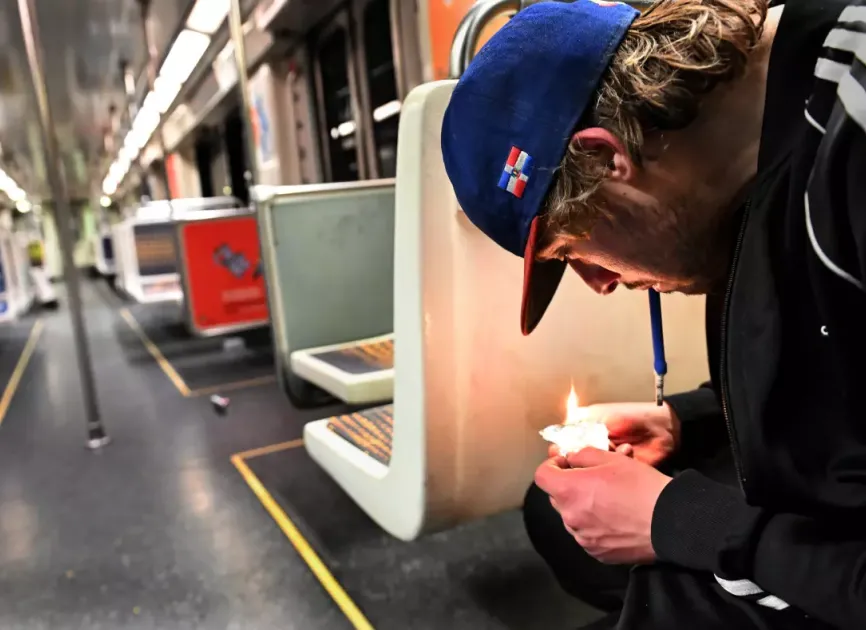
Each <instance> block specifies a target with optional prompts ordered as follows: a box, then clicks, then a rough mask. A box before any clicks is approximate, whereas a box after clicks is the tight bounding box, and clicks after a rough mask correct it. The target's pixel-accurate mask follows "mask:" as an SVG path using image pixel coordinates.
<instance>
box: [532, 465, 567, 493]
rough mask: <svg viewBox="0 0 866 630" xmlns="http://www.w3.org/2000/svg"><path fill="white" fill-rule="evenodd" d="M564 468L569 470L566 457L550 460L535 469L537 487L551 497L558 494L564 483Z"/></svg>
mask: <svg viewBox="0 0 866 630" xmlns="http://www.w3.org/2000/svg"><path fill="white" fill-rule="evenodd" d="M563 468H568V462H567V461H566V460H565V458H564V457H561V456H560V457H553V458H551V459H548V460H547V461H545V462H544V463H543V464H541V466H539V467H538V468H536V469H535V485H536V486H538V487H539V488H541V489H542V490H544V491H545V492H546V493H547V494H549V495H553V494H556V492H557V491H558V490H559V488H560V486H561V485H562V482H563V479H562V477H563V474H564V473H565V471H564V470H563Z"/></svg>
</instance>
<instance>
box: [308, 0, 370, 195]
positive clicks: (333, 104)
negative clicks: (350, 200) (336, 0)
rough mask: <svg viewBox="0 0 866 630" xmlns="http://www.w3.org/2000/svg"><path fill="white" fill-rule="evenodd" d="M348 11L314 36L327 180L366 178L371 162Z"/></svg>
mask: <svg viewBox="0 0 866 630" xmlns="http://www.w3.org/2000/svg"><path fill="white" fill-rule="evenodd" d="M349 23H350V19H349V13H348V11H345V10H343V11H340V12H339V13H338V14H337V15H336V16H335V17H334V18H333V19H332V20H331V21H330V22H329V23H328V24H327V25H325V26H324V27H323V28H321V29H320V30H319V32H318V33H317V34H315V35H314V36H313V40H312V46H311V49H312V51H311V52H312V57H313V60H314V79H315V85H316V104H317V111H318V118H319V136H320V138H321V141H320V145H321V148H322V166H323V167H324V169H323V170H324V175H325V180H326V181H331V182H345V181H355V180H358V179H365V178H367V177H368V175H367V164H366V162H367V160H366V157H365V155H364V151H363V148H362V146H361V142H360V140H359V136H360V135H361V132H362V130H359V126H360V121H361V119H360V116H359V111H358V86H357V81H356V79H355V77H356V72H355V67H354V66H355V60H354V55H353V54H352V51H353V37H352V33H351V29H350V28H349Z"/></svg>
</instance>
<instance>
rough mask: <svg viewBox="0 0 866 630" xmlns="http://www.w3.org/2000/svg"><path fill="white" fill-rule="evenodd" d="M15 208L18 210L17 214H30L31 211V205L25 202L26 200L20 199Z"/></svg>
mask: <svg viewBox="0 0 866 630" xmlns="http://www.w3.org/2000/svg"><path fill="white" fill-rule="evenodd" d="M15 207H16V208H18V212H25V213H26V212H30V211H31V210H32V209H33V204H32V203H30V202H29V201H27V200H26V199H22V200H21V201H19V202H18V203H16V204H15Z"/></svg>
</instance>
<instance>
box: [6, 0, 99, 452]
mask: <svg viewBox="0 0 866 630" xmlns="http://www.w3.org/2000/svg"><path fill="white" fill-rule="evenodd" d="M35 4H36V3H35V0H18V12H19V14H20V16H21V31H22V34H23V36H24V45H25V47H26V48H27V62H28V64H29V66H30V76H31V77H32V79H33V93H34V95H35V97H36V105H37V109H38V110H39V130H40V134H41V137H42V151H43V153H44V154H45V170H46V172H47V174H48V183H49V185H50V186H51V195H52V196H53V197H54V208H55V212H56V215H57V228H58V232H59V236H60V252H61V254H62V256H63V277H64V280H65V281H66V287H67V290H68V292H69V316H70V319H71V320H72V335H73V338H74V340H75V355H76V358H77V359H78V371H79V375H80V377H81V394H82V398H83V399H84V411H85V414H86V415H87V443H86V444H87V447H88V448H91V449H97V448H100V447H102V446H105V445H106V444H108V442H109V438H108V436H107V435H106V434H105V429H104V427H103V426H102V420H101V419H100V416H99V404H98V402H97V398H96V383H95V379H94V377H93V366H92V362H91V356H90V347H89V346H88V343H87V331H86V329H85V328H84V317H83V315H82V312H81V287H80V286H79V284H78V270H77V269H76V268H75V260H74V259H73V257H72V247H73V244H72V230H71V226H70V223H71V221H72V212H71V210H70V207H69V196H68V194H67V191H66V181H65V179H64V175H63V171H62V166H61V164H60V152H59V149H58V146H57V133H56V129H55V127H54V119H53V118H52V116H51V107H50V105H49V103H48V86H47V84H46V83H45V70H44V63H43V58H42V42H41V39H40V35H39V24H38V20H37V19H36V6H35Z"/></svg>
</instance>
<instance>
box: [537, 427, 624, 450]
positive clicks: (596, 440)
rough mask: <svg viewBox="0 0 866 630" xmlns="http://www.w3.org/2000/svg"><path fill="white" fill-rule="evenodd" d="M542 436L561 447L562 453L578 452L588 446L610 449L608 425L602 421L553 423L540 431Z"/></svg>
mask: <svg viewBox="0 0 866 630" xmlns="http://www.w3.org/2000/svg"><path fill="white" fill-rule="evenodd" d="M539 433H540V434H541V437H543V438H544V439H545V440H547V441H548V442H552V443H554V444H556V445H557V446H558V447H559V452H560V454H562V455H567V454H569V453H576V452H577V451H579V450H580V449H582V448H584V447H586V446H592V447H595V448H597V449H599V450H602V451H607V450H609V448H608V446H609V441H608V434H607V427H606V426H604V424H602V423H601V422H575V423H573V424H552V425H550V426H549V427H545V428H544V429H542V430H541V431H539Z"/></svg>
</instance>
